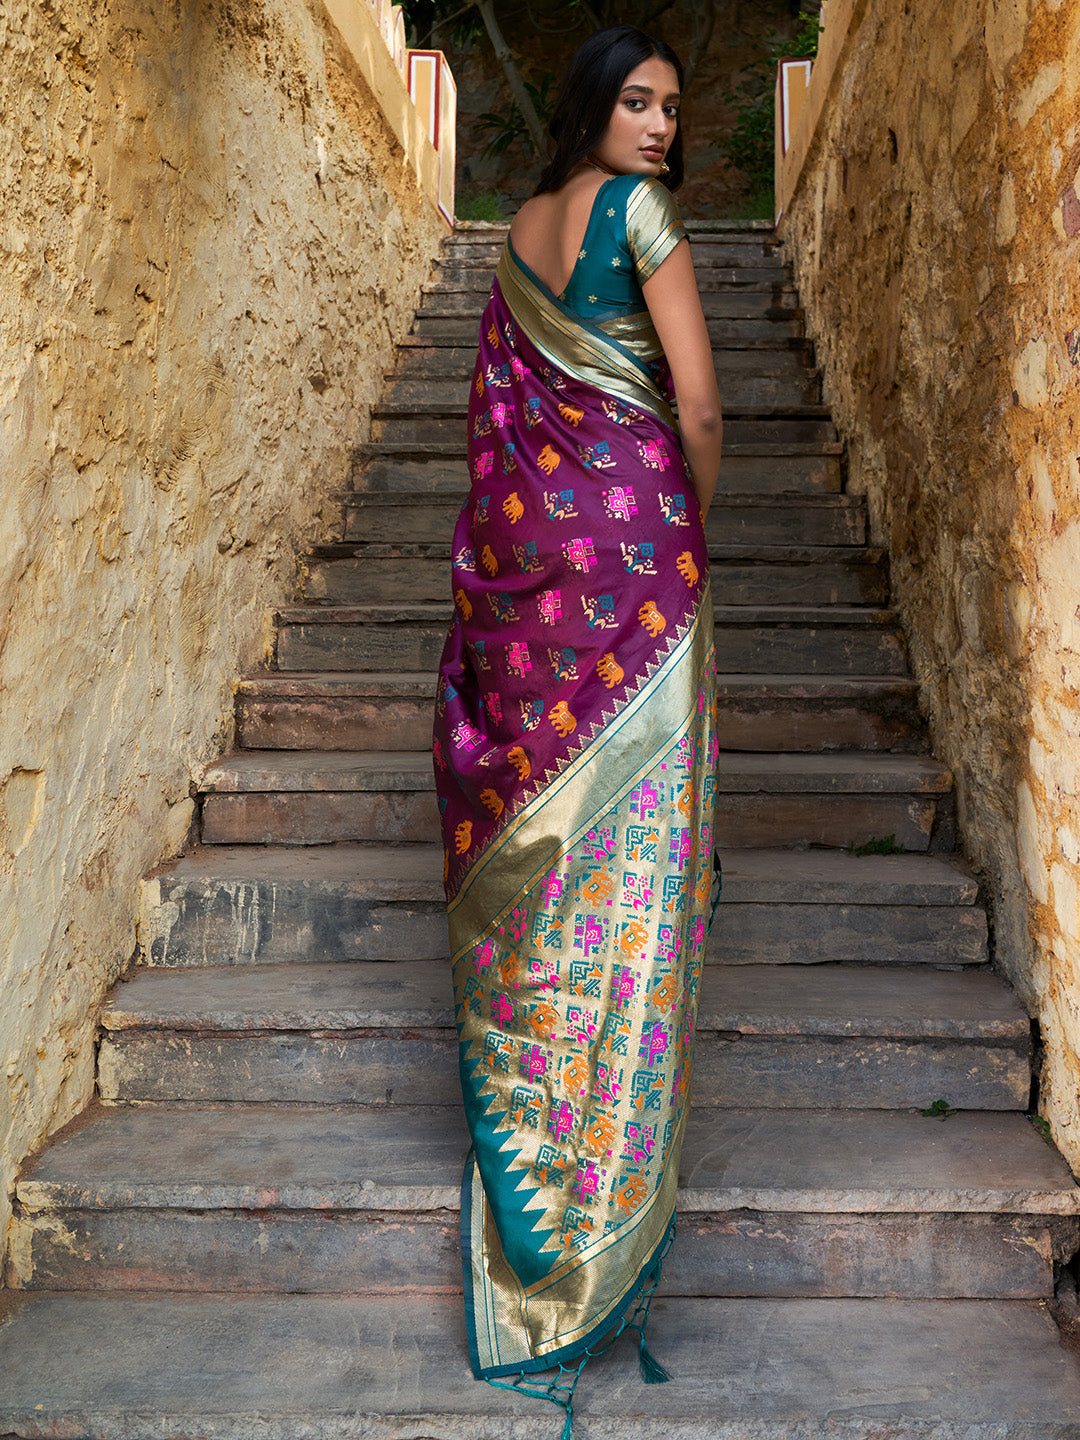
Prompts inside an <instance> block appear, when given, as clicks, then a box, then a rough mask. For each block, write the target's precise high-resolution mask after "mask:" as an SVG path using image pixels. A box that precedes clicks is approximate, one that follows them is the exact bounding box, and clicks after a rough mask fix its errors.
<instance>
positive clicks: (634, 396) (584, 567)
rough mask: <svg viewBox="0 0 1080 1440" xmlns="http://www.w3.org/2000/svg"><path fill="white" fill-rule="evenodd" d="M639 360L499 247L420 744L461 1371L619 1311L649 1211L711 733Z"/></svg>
mask: <svg viewBox="0 0 1080 1440" xmlns="http://www.w3.org/2000/svg"><path fill="white" fill-rule="evenodd" d="M609 213H610V212H609ZM661 258H662V257H661ZM647 318H648V317H647V314H646V315H645V317H644V319H645V321H646V322H647ZM637 326H638V330H639V331H640V328H641V316H638V317H637ZM612 328H613V329H618V327H617V326H615V327H612ZM657 358H659V357H657ZM660 369H661V367H660V365H659V364H650V363H648V362H647V361H646V360H643V359H642V358H641V354H640V350H638V351H635V350H633V349H631V348H629V346H628V345H626V344H624V343H622V341H620V340H619V339H618V338H616V337H615V336H613V335H612V334H611V333H609V332H608V331H606V330H605V329H603V328H602V327H601V325H600V324H598V323H595V322H592V321H588V320H584V319H582V318H581V317H580V316H578V315H576V314H575V313H574V312H573V311H571V310H570V309H569V308H568V307H567V306H566V305H564V304H562V303H561V302H560V301H559V300H557V299H556V298H555V297H554V296H553V295H552V294H551V292H550V291H549V290H547V288H546V287H545V286H544V285H543V284H542V283H541V282H540V281H539V280H538V279H537V278H536V277H535V276H534V275H533V274H532V272H531V271H530V270H528V268H527V267H526V266H524V265H523V264H522V263H521V261H520V260H519V259H518V258H517V257H516V256H515V254H514V252H513V249H512V247H511V246H510V245H509V244H508V245H507V247H506V249H505V250H504V252H503V256H502V259H501V260H500V262H499V267H498V271H497V274H496V280H495V284H494V286H493V289H492V293H491V299H490V301H489V303H488V306H487V309H486V310H485V313H484V318H483V321H482V325H481V336H480V350H479V355H478V358H477V363H476V369H475V372H474V377H473V385H472V391H471V398H470V409H469V470H470V479H471V490H470V493H469V496H468V499H467V501H466V503H465V505H464V508H463V509H462V511H461V515H460V517H459V519H458V522H457V528H456V531H455V535H454V544H453V592H454V601H455V617H454V622H453V625H452V628H451V631H450V634H449V637H448V639H447V642H446V648H445V650H444V653H443V658H442V662H441V667H440V676H439V687H438V695H437V702H436V721H435V742H434V758H435V771H436V782H437V790H438V797H439V805H440V809H441V813H442V827H443V835H444V841H445V847H446V888H447V898H448V908H449V917H450V936H451V955H452V964H453V980H454V995H455V1006H456V1015H457V1026H458V1034H459V1044H460V1051H459V1054H460V1070H461V1084H462V1090H463V1094H464V1099H465V1108H466V1112H467V1117H468V1122H469V1127H470V1131H471V1134H472V1141H473V1148H472V1150H471V1152H470V1154H469V1158H468V1160H467V1162H466V1170H465V1178H464V1182H463V1193H462V1237H463V1252H464V1271H465V1301H466V1311H467V1319H468V1329H469V1342H470V1352H471V1360H472V1366H473V1370H474V1373H475V1374H476V1375H477V1377H478V1378H483V1379H495V1378H497V1377H509V1376H516V1377H521V1376H523V1375H528V1374H530V1373H531V1372H535V1371H540V1370H544V1369H549V1368H552V1367H554V1366H560V1367H567V1368H570V1369H574V1368H576V1369H578V1371H579V1372H580V1365H581V1364H583V1363H584V1359H585V1358H587V1356H588V1354H589V1353H590V1346H595V1344H596V1342H597V1340H598V1339H600V1337H602V1336H605V1335H607V1334H608V1333H609V1332H611V1331H612V1330H614V1329H617V1328H618V1327H619V1326H620V1324H626V1323H627V1322H628V1320H630V1323H635V1324H637V1325H639V1326H640V1327H642V1329H643V1324H644V1320H643V1313H644V1312H643V1309H642V1302H643V1301H644V1302H646V1304H645V1308H647V1299H648V1296H649V1294H651V1289H652V1287H653V1286H654V1285H655V1282H656V1279H657V1278H658V1275H659V1263H660V1259H661V1258H662V1254H663V1251H664V1248H665V1246H666V1244H667V1243H668V1241H669V1239H670V1234H671V1230H672V1226H673V1223H674V1210H675V1192H676V1185H677V1179H678V1161H679V1151H680V1146H681V1142H682V1135H683V1129H684V1124H685V1119H686V1111H687V1097H688V1094H689V1088H690V1079H691V1072H692V1067H693V1037H694V1024H695V1017H696V1010H697V991H698V979H699V975H700V970H701V965H702V959H703V952H704V945H705V938H706V928H707V927H706V916H707V913H708V908H709V896H710V888H711V883H712V874H713V831H712V808H713V798H714V777H713V771H714V765H715V760H716V749H717V741H716V732H715V676H714V659H713V648H712V628H713V619H712V607H711V601H710V596H709V579H708V565H707V559H706V549H705V542H704V536H703V529H702V520H701V516H700V514H699V509H698V504H697V500H696V497H695V494H694V490H693V487H692V484H691V482H690V479H689V477H688V474H687V471H686V466H685V462H684V459H683V456H682V452H681V449H680V446H679V440H678V437H677V433H676V431H675V428H674V419H673V416H672V412H671V410H670V408H669V399H668V396H667V394H666V393H665V389H664V384H663V382H662V381H661V380H660V379H658V376H659V374H660ZM635 1307H637V1308H635ZM642 1348H643V1357H644V1356H646V1355H647V1352H645V1351H644V1340H643V1334H642ZM643 1363H644V1361H643ZM655 1378H663V1372H662V1371H661V1372H660V1374H659V1376H656V1377H655ZM566 1389H567V1390H568V1391H570V1392H571V1393H572V1386H567V1387H566ZM551 1398H555V1399H559V1401H560V1403H563V1404H565V1405H566V1406H567V1409H568V1421H567V1424H568V1425H569V1398H568V1397H566V1398H564V1397H560V1396H556V1395H552V1396H551Z"/></svg>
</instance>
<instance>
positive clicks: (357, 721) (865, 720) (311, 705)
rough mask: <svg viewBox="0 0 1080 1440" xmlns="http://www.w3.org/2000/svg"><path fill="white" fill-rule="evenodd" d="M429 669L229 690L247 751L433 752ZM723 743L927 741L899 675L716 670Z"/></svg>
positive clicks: (294, 679) (298, 677)
mask: <svg viewBox="0 0 1080 1440" xmlns="http://www.w3.org/2000/svg"><path fill="white" fill-rule="evenodd" d="M434 699H435V672H434V671H382V672H380V671H352V672H349V671H344V672H343V671H324V672H322V673H313V672H310V671H292V672H286V671H275V672H273V673H272V674H269V675H259V676H256V677H253V678H251V679H247V680H244V681H242V682H241V683H240V686H239V688H238V690H237V694H236V718H237V727H238V730H237V744H238V745H240V746H241V747H242V748H244V749H252V750H385V749H388V748H389V747H391V746H393V747H394V748H395V749H398V750H424V751H427V750H430V748H431V725H432V714H433V707H434ZM719 724H720V745H721V747H722V748H723V749H726V750H768V751H820V750H893V751H916V750H924V749H925V748H926V737H925V734H924V729H923V724H922V720H921V717H920V715H919V706H918V686H917V684H916V683H915V681H914V680H911V679H907V678H903V677H899V676H874V675H870V676H855V675H837V676H831V675H830V676H815V675H787V676H772V675H723V676H721V677H720V680H719Z"/></svg>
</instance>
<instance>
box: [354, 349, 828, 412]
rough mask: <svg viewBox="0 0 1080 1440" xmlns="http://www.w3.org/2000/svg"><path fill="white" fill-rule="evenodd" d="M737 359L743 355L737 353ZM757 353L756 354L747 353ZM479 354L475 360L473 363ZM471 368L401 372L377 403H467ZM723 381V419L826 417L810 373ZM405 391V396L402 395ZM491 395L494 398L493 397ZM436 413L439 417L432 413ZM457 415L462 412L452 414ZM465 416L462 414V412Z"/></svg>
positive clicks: (391, 408)
mask: <svg viewBox="0 0 1080 1440" xmlns="http://www.w3.org/2000/svg"><path fill="white" fill-rule="evenodd" d="M406 353H407V354H408V355H409V356H417V355H420V354H422V353H423V352H420V351H416V350H410V351H408V352H406ZM458 353H459V352H458V349H457V348H455V349H453V350H433V351H432V352H431V354H432V355H435V356H438V357H440V359H441V357H443V356H446V355H457V354H458ZM731 353H733V354H742V353H743V352H739V351H734V352H731ZM745 353H753V352H745ZM475 358H476V356H475V352H474V353H473V357H472V359H473V360H475ZM472 374H473V365H472V360H469V361H465V360H464V359H462V360H461V361H458V362H457V363H455V365H454V366H453V367H452V368H451V367H450V366H448V365H446V364H445V363H440V364H438V365H436V364H435V363H432V362H430V361H429V363H428V364H427V365H426V366H425V367H424V369H423V370H422V371H421V370H420V369H419V367H418V366H416V365H413V366H408V367H405V369H404V373H403V372H402V367H400V366H399V368H398V370H397V371H396V372H395V373H394V374H393V375H389V376H387V383H386V385H385V387H384V389H383V391H382V397H381V399H380V402H379V409H380V411H381V412H383V413H394V412H395V407H397V406H404V405H413V404H414V405H415V408H416V409H417V410H420V409H422V406H421V405H420V404H419V403H416V402H414V401H413V399H412V397H411V395H410V394H409V393H408V392H407V391H405V387H406V386H421V385H424V386H435V385H439V386H446V387H449V386H451V385H453V386H454V387H455V388H456V389H460V390H461V391H462V393H463V395H464V396H465V397H466V399H467V397H468V390H469V386H470V384H471V383H472ZM718 378H719V380H720V401H721V404H722V406H723V409H724V412H725V414H729V415H818V416H820V415H821V414H823V413H827V412H824V411H823V409H822V405H821V380H820V377H819V376H818V375H816V374H815V373H814V372H813V371H811V370H805V369H803V370H800V371H799V372H797V373H796V374H795V375H792V376H791V377H788V376H783V377H781V378H777V377H775V376H772V375H742V374H739V373H738V372H735V371H729V372H728V373H727V374H724V375H722V376H719V377H718ZM403 391H405V393H402V392H403ZM489 393H490V392H489ZM500 393H501V392H499V391H495V392H494V396H495V398H498V397H499V395H500ZM432 413H433V414H434V413H439V412H438V411H437V410H435V409H433V411H432ZM452 413H454V414H457V413H459V412H458V411H456V410H455V411H454V412H452ZM462 413H463V411H462Z"/></svg>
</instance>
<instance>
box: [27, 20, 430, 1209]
mask: <svg viewBox="0 0 1080 1440" xmlns="http://www.w3.org/2000/svg"><path fill="white" fill-rule="evenodd" d="M0 45H2V52H0V54H2V59H0V116H2V117H3V121H2V128H0V344H2V349H0V475H2V477H3V485H2V491H0V705H2V718H0V886H2V890H0V1076H2V1080H0V1096H2V1098H0V1233H2V1231H3V1229H4V1227H5V1224H6V1220H7V1217H8V1214H9V1200H10V1188H11V1181H12V1176H13V1173H14V1169H15V1166H16V1165H17V1164H18V1163H19V1161H20V1160H21V1158H22V1157H23V1156H24V1155H25V1154H26V1153H27V1152H28V1150H29V1149H30V1148H31V1147H32V1146H34V1145H35V1144H36V1143H37V1142H39V1141H40V1140H41V1139H42V1138H43V1137H44V1136H45V1135H46V1134H47V1133H49V1132H50V1131H51V1130H53V1129H55V1128H56V1127H57V1126H58V1125H60V1124H62V1123H64V1122H65V1121H66V1120H68V1119H69V1118H70V1117H71V1116H72V1114H73V1113H74V1112H75V1111H76V1110H77V1109H78V1108H79V1107H80V1106H82V1105H83V1103H84V1102H85V1101H86V1100H87V1099H88V1098H89V1096H90V1093H91V1087H92V1081H93V1048H92V1039H93V1030H94V1018H95V1012H96V1009H97V1006H98V1003H99V1001H100V1000H101V998H102V996H103V994H104V992H105V990H106V987H107V986H108V985H109V984H110V983H111V982H112V981H113V980H115V979H116V977H117V975H118V974H119V972H120V970H121V968H122V967H123V966H124V964H125V962H126V961H127V960H128V959H129V957H130V956H131V954H132V951H133V946H134V919H135V907H136V901H137V889H138V881H139V878H140V876H141V875H142V874H143V873H144V872H145V871H147V870H149V869H150V868H151V867H153V866H155V865H156V864H158V863H159V862H161V861H162V860H163V859H164V858H166V857H168V856H170V855H172V854H175V853H176V852H177V851H178V850H179V849H180V848H181V846H182V845H183V844H184V841H185V837H186V836H187V833H188V829H189V825H190V822H191V819H192V808H193V807H192V802H191V799H190V798H189V794H190V786H191V782H192V778H193V776H194V775H195V774H196V773H197V772H198V770H199V768H200V766H201V765H202V764H203V763H204V762H206V761H207V760H209V759H210V758H211V757H212V756H214V755H215V754H216V753H217V752H219V751H220V750H221V748H222V747H223V746H224V745H225V744H226V743H227V742H228V740H229V738H230V724H231V718H230V714H231V687H232V684H233V682H234V680H235V679H236V677H237V676H238V675H239V674H240V673H242V672H243V671H244V670H245V669H247V668H250V667H252V666H253V665H256V664H258V663H259V661H260V659H261V657H262V655H263V653H264V651H265V648H266V645H267V642H268V638H269V626H268V617H269V612H270V609H271V607H272V606H273V605H274V604H275V603H279V602H281V601H283V600H287V599H289V598H291V595H292V592H293V589H294V584H295V558H294V557H295V554H296V553H297V551H298V550H300V549H302V547H303V546H304V544H305V543H306V542H308V541H310V540H311V539H313V538H314V537H315V536H316V535H317V534H318V533H319V532H320V531H321V530H322V529H323V527H324V525H325V524H326V522H327V519H328V517H329V516H330V515H331V514H332V512H333V508H334V507H333V495H334V492H335V490H340V489H342V488H343V487H344V484H345V482H346V476H347V472H348V454H349V447H350V446H351V445H352V444H353V443H354V442H355V441H356V440H358V439H361V438H363V433H364V427H365V425H366V422H367V407H368V405H369V404H370V403H371V402H372V400H373V399H374V398H375V396H376V394H377V391H378V389H379V385H380V379H381V375H382V371H383V369H384V367H385V364H386V362H387V361H388V359H389V356H390V350H391V343H392V339H393V337H394V336H395V335H396V334H398V333H401V332H402V331H403V329H404V327H405V324H406V321H407V317H408V315H409V313H410V312H411V310H412V308H413V306H414V304H415V301H416V295H417V289H418V286H419V284H420V282H421V281H422V280H423V279H424V278H426V276H427V273H428V270H429V266H430V261H431V257H432V255H433V253H434V249H435V246H436V245H437V242H438V239H439V237H440V235H441V234H442V233H444V227H443V225H442V222H441V221H440V220H439V219H438V217H437V215H436V213H435V211H434V209H433V207H432V204H431V202H430V201H429V200H427V199H426V198H424V196H423V195H422V194H421V192H420V189H419V187H418V183H417V180H416V175H415V168H411V167H410V165H409V164H408V163H407V160H406V156H405V155H404V153H403V151H402V148H401V146H400V145H399V144H398V142H397V141H396V140H395V138H394V134H393V131H392V130H391V129H390V128H389V127H388V125H387V124H386V123H385V121H384V119H383V116H382V114H381V112H380V111H379V109H378V107H377V106H376V104H375V103H374V100H373V97H372V93H371V91H370V90H369V89H368V87H367V85H366V83H365V80H364V78H363V76H362V74H361V72H360V70H359V69H358V68H357V65H356V63H355V61H354V59H353V58H352V56H351V53H350V52H349V51H348V50H346V49H345V47H344V46H343V44H342V42H341V39H340V37H339V35H338V32H337V31H336V30H335V29H334V27H333V26H332V25H331V24H330V23H329V22H328V21H327V20H326V18H325V15H324V12H323V10H322V6H321V4H320V3H319V0H311V3H308V4H304V3H303V0H245V3H243V4H235V3H232V0H190V3H189V0H184V3H180V0H50V3H48V4H41V3H38V0H10V3H8V4H6V5H5V7H4V9H3V11H2V13H0Z"/></svg>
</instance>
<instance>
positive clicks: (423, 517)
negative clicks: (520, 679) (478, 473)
mask: <svg viewBox="0 0 1080 1440" xmlns="http://www.w3.org/2000/svg"><path fill="white" fill-rule="evenodd" d="M467 494H468V491H467V490H464V489H462V490H458V491H456V492H454V493H452V494H446V493H439V494H436V495H432V494H431V492H430V491H428V492H425V491H423V490H416V491H412V492H409V491H406V490H403V489H398V490H394V491H390V492H386V491H380V492H374V493H373V492H371V491H360V492H357V491H346V492H345V493H344V494H343V495H342V496H341V502H342V504H343V506H344V510H345V539H346V541H349V540H359V541H365V542H367V543H369V544H392V543H394V542H395V541H399V540H405V539H407V540H408V541H409V543H410V544H426V545H427V544H444V545H447V546H449V545H450V543H451V540H452V538H453V534H454V526H455V524H456V522H457V517H458V515H459V513H460V511H461V508H462V506H463V504H464V503H465V500H466V497H467ZM705 536H706V539H707V541H708V542H709V544H710V545H713V546H720V545H754V546H758V545H799V546H802V547H804V548H805V547H809V546H816V545H850V546H856V545H865V544H866V538H867V535H866V506H865V504H864V503H863V502H862V501H861V499H859V498H857V497H855V496H849V495H800V496H793V495H785V496H775V495H718V496H717V498H716V499H715V500H714V502H713V504H712V506H711V507H710V509H709V513H708V515H707V517H706V521H705Z"/></svg>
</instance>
